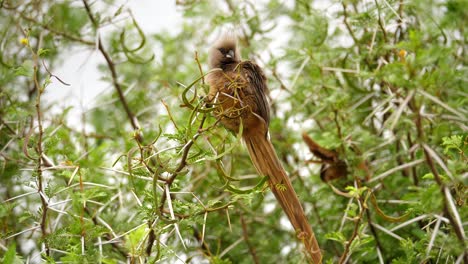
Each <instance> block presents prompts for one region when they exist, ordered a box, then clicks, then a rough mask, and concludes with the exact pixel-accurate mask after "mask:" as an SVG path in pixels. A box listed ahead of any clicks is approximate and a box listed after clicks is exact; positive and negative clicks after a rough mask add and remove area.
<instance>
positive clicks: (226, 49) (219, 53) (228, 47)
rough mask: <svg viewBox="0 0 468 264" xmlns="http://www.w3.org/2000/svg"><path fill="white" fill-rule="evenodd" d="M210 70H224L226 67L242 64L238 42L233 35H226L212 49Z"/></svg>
mask: <svg viewBox="0 0 468 264" xmlns="http://www.w3.org/2000/svg"><path fill="white" fill-rule="evenodd" d="M209 60H210V68H212V69H213V68H224V67H225V66H226V65H229V64H233V63H238V62H240V55H239V51H238V49H237V40H236V37H235V36H234V35H233V34H224V35H223V36H221V37H220V38H219V39H218V40H216V42H215V43H214V45H213V46H212V47H211V49H210V53H209Z"/></svg>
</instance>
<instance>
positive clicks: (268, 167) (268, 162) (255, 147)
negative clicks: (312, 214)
mask: <svg viewBox="0 0 468 264" xmlns="http://www.w3.org/2000/svg"><path fill="white" fill-rule="evenodd" d="M244 140H245V143H246V145H247V149H248V151H249V154H250V158H251V159H252V162H253V164H254V166H255V167H256V169H257V171H258V172H259V173H260V174H261V175H265V176H268V177H269V180H268V184H269V186H270V189H271V190H272V191H273V193H274V195H275V196H276V199H277V200H278V202H279V203H280V205H281V207H282V208H283V210H284V212H285V213H286V215H287V216H288V218H289V221H290V222H291V224H292V226H293V227H294V229H295V230H296V232H297V235H298V238H299V239H300V240H301V241H302V242H303V243H304V246H305V249H306V251H307V254H308V255H309V256H310V260H311V261H312V262H313V263H321V261H322V253H321V252H320V248H319V245H318V243H317V240H316V238H315V235H314V232H313V231H312V228H311V227H310V225H309V222H308V221H307V218H306V216H305V213H304V210H303V209H302V206H301V203H300V202H299V199H298V198H297V195H296V192H295V191H294V189H293V187H292V184H291V181H290V180H289V177H288V175H287V174H286V171H285V170H284V168H283V166H282V165H281V162H280V161H279V159H278V156H277V155H276V151H275V149H274V147H273V145H272V144H271V142H270V140H269V139H267V138H266V137H265V135H244Z"/></svg>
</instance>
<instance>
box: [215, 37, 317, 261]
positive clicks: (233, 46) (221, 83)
mask: <svg viewBox="0 0 468 264" xmlns="http://www.w3.org/2000/svg"><path fill="white" fill-rule="evenodd" d="M209 57H210V68H212V69H218V70H213V71H212V72H211V73H210V74H209V75H208V76H207V82H208V84H209V85H210V92H209V96H208V97H209V100H210V102H212V103H213V104H214V105H215V106H216V108H215V111H214V115H215V116H216V118H218V119H219V120H220V122H221V123H222V124H223V125H224V126H225V127H226V128H227V129H229V130H231V131H233V132H235V133H238V132H239V130H240V129H242V138H243V140H244V141H245V144H246V145H247V149H248V151H249V154H250V158H251V159H252V162H253V164H254V166H255V168H256V169H257V172H258V173H259V174H260V175H265V176H268V179H269V180H268V183H269V186H270V189H271V190H272V191H273V193H274V195H275V197H276V199H277V200H278V202H279V204H280V205H281V207H282V208H283V210H284V212H285V213H286V215H287V216H288V218H289V221H290V222H291V224H292V226H293V227H294V229H295V230H296V232H297V235H298V238H299V239H300V240H301V241H302V242H303V243H304V245H305V249H306V251H307V253H308V255H309V257H310V260H311V261H312V262H313V263H321V259H322V255H321V252H320V248H319V246H318V243H317V240H316V238H315V236H314V232H313V231H312V229H311V227H310V225H309V223H308V221H307V218H306V216H305V213H304V210H303V209H302V206H301V203H300V202H299V199H298V198H297V195H296V192H295V191H294V189H293V187H292V185H291V181H290V180H289V177H288V175H287V173H286V171H285V170H284V168H283V166H282V165H281V162H280V161H279V159H278V156H277V155H276V151H275V149H274V147H273V145H272V144H271V142H270V140H269V139H268V125H269V122H270V110H269V105H268V101H267V98H266V95H265V94H266V93H267V90H268V88H267V84H266V77H265V75H264V74H263V71H262V69H261V68H260V67H259V66H258V65H257V64H255V63H253V62H251V61H241V59H240V54H239V51H238V49H237V43H236V38H235V37H234V36H232V35H225V36H223V37H222V38H220V39H219V40H218V41H216V43H215V44H214V45H213V46H212V48H211V50H210V56H209Z"/></svg>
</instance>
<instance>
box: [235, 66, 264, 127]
mask: <svg viewBox="0 0 468 264" xmlns="http://www.w3.org/2000/svg"><path fill="white" fill-rule="evenodd" d="M240 66H241V67H242V72H243V75H244V78H245V80H246V81H247V84H248V89H249V90H251V91H252V92H253V94H254V95H255V99H256V102H257V106H258V109H257V112H256V114H258V115H259V116H261V117H262V118H263V120H265V122H266V125H267V127H268V125H269V124H270V107H269V105H268V100H267V97H266V94H267V93H268V87H267V83H266V77H265V74H263V71H262V69H261V68H260V67H259V66H258V65H257V64H255V63H253V62H251V61H243V62H242V63H241V65H240Z"/></svg>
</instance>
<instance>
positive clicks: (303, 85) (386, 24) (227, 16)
mask: <svg viewBox="0 0 468 264" xmlns="http://www.w3.org/2000/svg"><path fill="white" fill-rule="evenodd" d="M98 2H99V3H98ZM177 4H178V10H179V12H181V13H182V14H183V19H184V20H183V23H182V26H181V28H180V29H177V30H174V31H170V32H163V33H160V34H154V35H149V34H146V33H145V32H143V31H142V30H141V29H140V27H139V24H138V19H137V18H134V17H133V16H132V14H131V12H130V11H129V10H128V9H127V7H126V6H125V5H122V6H121V5H118V4H115V3H114V2H113V1H105V2H100V1H95V2H91V1H85V0H83V1H81V2H80V1H77V2H75V1H60V2H57V1H46V0H44V1H26V2H22V1H6V0H5V1H0V7H1V8H0V13H1V16H0V21H1V25H2V26H1V27H0V33H1V35H2V38H1V43H0V45H1V57H0V64H1V66H0V71H1V78H0V106H1V107H0V175H1V176H0V181H1V185H0V195H1V199H2V203H0V230H1V233H0V252H1V254H0V256H1V258H2V261H3V263H20V262H23V261H29V262H31V263H38V262H42V261H47V262H58V261H61V262H76V263H84V262H92V263H94V262H104V263H116V262H131V263H140V262H150V263H156V262H163V263H174V262H177V261H179V262H188V263H205V262H206V263H207V262H212V263H252V262H254V263H301V262H306V261H307V260H306V259H305V257H304V255H303V254H301V253H300V252H301V243H300V241H298V240H297V239H296V237H295V234H294V231H293V230H291V228H290V227H289V225H288V224H284V223H283V222H284V220H286V218H285V216H284V214H283V213H282V211H281V209H280V207H279V206H278V204H277V203H276V201H275V199H274V197H273V195H272V194H271V192H270V190H269V189H268V188H266V185H265V179H263V178H262V177H260V176H258V175H256V174H255V169H254V168H253V166H252V164H251V162H250V160H249V157H248V155H247V153H246V151H245V149H244V147H243V146H242V145H241V144H240V141H239V137H238V135H233V134H231V133H229V132H227V131H226V130H225V129H224V128H222V127H221V126H219V125H218V124H217V122H216V120H215V119H214V118H213V117H212V116H211V113H210V111H211V109H210V108H207V107H206V105H205V100H204V96H205V95H206V92H207V89H208V87H207V86H206V84H205V83H204V79H203V76H204V75H205V74H206V71H207V63H206V61H207V58H206V51H207V49H208V47H209V46H210V44H211V41H212V40H213V39H214V38H215V37H216V36H215V35H216V34H218V33H219V32H220V31H219V28H222V27H224V26H226V25H231V26H232V27H234V28H235V30H236V32H237V33H238V37H239V42H240V45H241V46H242V54H243V57H244V58H249V59H252V60H254V61H256V62H258V63H259V64H261V65H262V66H263V68H264V69H265V71H266V74H267V76H268V81H269V87H270V90H271V91H270V94H269V96H270V99H271V108H272V113H273V114H272V115H273V119H272V121H271V125H270V134H271V135H270V136H271V139H272V142H273V144H274V145H275V147H276V150H277V152H278V155H279V156H280V158H281V159H282V161H283V164H284V166H285V168H286V170H287V171H288V172H289V174H290V177H291V179H292V181H293V184H294V187H295V189H296V191H297V193H298V195H299V198H300V200H301V201H302V202H303V205H304V208H305V210H306V213H307V215H308V218H309V220H310V223H311V225H312V226H313V228H314V231H315V235H316V237H317V239H318V241H319V244H320V246H321V249H322V251H323V255H324V262H327V263H335V262H339V263H347V262H349V263H376V262H379V263H388V262H391V263H420V262H425V263H433V262H434V263H437V262H445V263H453V262H455V263H463V262H465V263H466V262H467V261H468V260H467V256H468V255H467V252H466V238H465V236H466V234H465V231H464V226H465V224H464V222H463V221H464V220H465V219H466V217H467V213H468V212H467V210H466V209H464V208H466V205H465V203H466V199H467V198H466V181H467V173H468V170H467V165H466V164H467V163H468V158H467V154H466V153H467V148H468V147H467V144H468V137H467V132H466V131H467V123H468V122H467V121H468V119H467V116H468V109H467V98H468V94H467V92H466V86H467V82H466V76H467V70H466V58H467V57H466V44H467V43H466V32H465V27H466V21H467V19H468V14H467V11H466V8H464V7H465V6H466V4H467V3H466V1H463V0H451V1H389V0H376V1H359V0H348V1H329V2H327V4H326V5H324V4H323V3H322V2H319V1H316V2H313V1H310V2H309V1H294V2H291V3H289V4H284V3H282V2H281V1H277V0H270V1H263V2H262V3H261V4H259V3H256V1H241V2H240V3H238V2H235V1H230V0H225V1H177ZM155 19H158V18H155ZM109 25H113V27H112V29H111V30H107V31H108V32H107V31H106V34H103V33H102V32H103V29H104V28H105V27H107V26H109ZM216 28H217V29H218V30H215V29H216ZM155 46H156V47H158V48H159V53H156V54H154V55H153V54H152V53H151V49H152V47H155ZM76 47H78V48H81V49H83V48H84V49H88V50H89V51H94V52H95V53H94V55H95V56H102V58H103V59H104V63H103V64H102V65H100V66H99V71H100V73H101V75H102V78H103V79H104V80H106V81H107V82H109V84H110V85H111V86H112V87H113V90H112V91H111V92H108V93H107V94H104V95H101V97H100V98H99V103H98V104H96V106H94V107H93V108H92V109H91V110H90V111H87V112H84V113H82V118H81V119H80V121H77V120H71V121H70V119H68V110H69V109H68V108H66V109H64V111H63V112H61V113H60V114H53V112H52V111H50V108H51V107H52V106H53V104H54V103H49V104H46V103H45V102H44V100H43V99H42V98H43V95H44V94H45V93H50V92H51V91H49V90H48V89H47V87H48V85H49V84H50V82H52V81H53V82H61V83H63V85H64V89H65V88H66V87H65V86H66V85H67V83H66V80H61V78H60V76H56V75H55V74H54V72H55V70H56V69H57V68H58V67H60V64H61V61H62V60H63V59H64V58H63V57H62V55H63V54H64V53H65V52H66V50H69V49H70V48H76ZM153 57H155V58H156V59H153ZM77 123H78V125H77ZM302 134H303V136H301V135H302ZM304 140H305V141H304ZM308 147H309V148H310V150H309V148H308ZM312 153H314V154H312ZM317 163H319V164H318V166H317ZM320 176H322V177H320ZM463 209H464V210H463Z"/></svg>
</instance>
